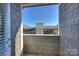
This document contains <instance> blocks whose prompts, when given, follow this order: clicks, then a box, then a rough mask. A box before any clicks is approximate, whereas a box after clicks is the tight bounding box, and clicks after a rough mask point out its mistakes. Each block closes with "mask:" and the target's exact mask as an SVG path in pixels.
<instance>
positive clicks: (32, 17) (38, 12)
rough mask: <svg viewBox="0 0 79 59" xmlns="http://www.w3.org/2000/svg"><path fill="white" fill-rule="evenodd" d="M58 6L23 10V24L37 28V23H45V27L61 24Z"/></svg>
mask: <svg viewBox="0 0 79 59" xmlns="http://www.w3.org/2000/svg"><path fill="white" fill-rule="evenodd" d="M58 7H59V6H58V5H48V6H36V7H28V8H24V9H23V24H25V25H28V26H33V27H34V26H35V25H36V23H40V22H41V23H44V25H45V26H53V25H57V24H58V23H59V21H58V20H59V17H58V15H59V11H58Z"/></svg>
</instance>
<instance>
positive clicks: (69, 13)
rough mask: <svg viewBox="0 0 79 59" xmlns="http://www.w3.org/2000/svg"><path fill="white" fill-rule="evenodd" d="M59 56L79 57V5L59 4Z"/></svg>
mask: <svg viewBox="0 0 79 59" xmlns="http://www.w3.org/2000/svg"><path fill="white" fill-rule="evenodd" d="M59 11H60V12H59V30H60V43H61V44H60V52H61V55H79V47H78V45H79V4H70V3H69V4H60V7H59Z"/></svg>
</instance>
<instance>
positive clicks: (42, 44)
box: [23, 34, 60, 55]
mask: <svg viewBox="0 0 79 59" xmlns="http://www.w3.org/2000/svg"><path fill="white" fill-rule="evenodd" d="M23 40H24V48H23V52H24V55H27V54H33V55H60V39H59V35H56V34H55V35H54V34H24V35H23Z"/></svg>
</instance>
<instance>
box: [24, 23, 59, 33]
mask: <svg viewBox="0 0 79 59" xmlns="http://www.w3.org/2000/svg"><path fill="white" fill-rule="evenodd" d="M23 31H24V34H58V25H56V26H44V24H43V23H36V26H35V27H28V26H26V25H24V29H23Z"/></svg>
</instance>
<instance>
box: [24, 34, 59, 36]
mask: <svg viewBox="0 0 79 59" xmlns="http://www.w3.org/2000/svg"><path fill="white" fill-rule="evenodd" d="M23 35H24V36H59V34H23Z"/></svg>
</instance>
